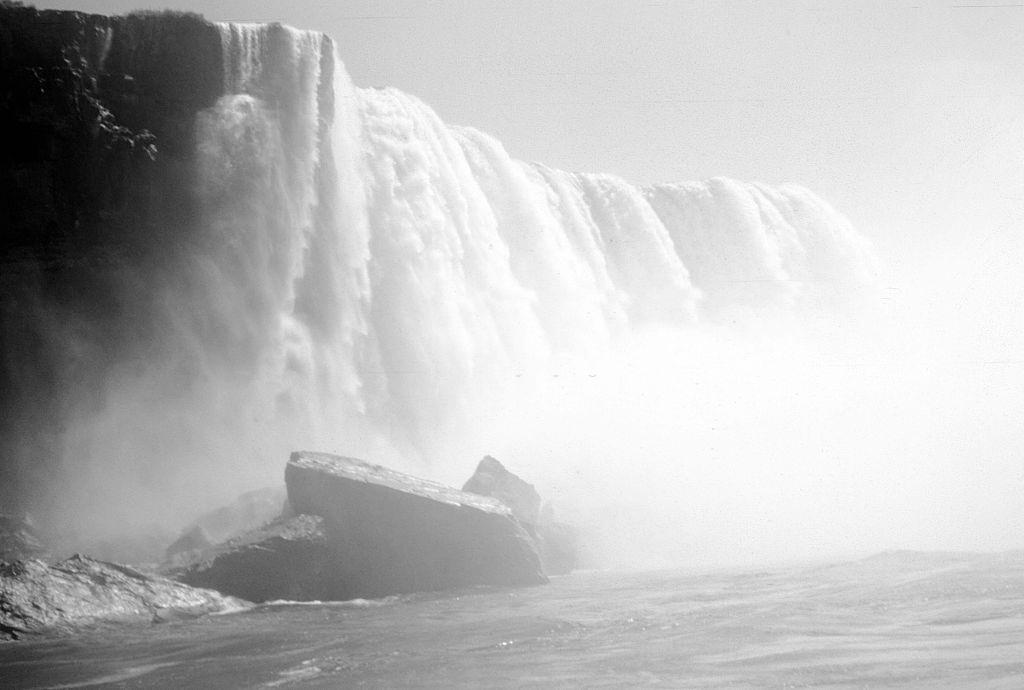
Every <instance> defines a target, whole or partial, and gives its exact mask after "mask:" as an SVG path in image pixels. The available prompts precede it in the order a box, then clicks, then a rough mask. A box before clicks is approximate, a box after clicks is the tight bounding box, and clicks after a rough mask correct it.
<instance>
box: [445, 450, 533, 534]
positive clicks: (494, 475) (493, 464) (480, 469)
mask: <svg viewBox="0 0 1024 690" xmlns="http://www.w3.org/2000/svg"><path fill="white" fill-rule="evenodd" d="M462 490H463V491H469V492H470V493H474V494H480V495H481V496H492V497H494V498H496V499H498V500H499V501H501V502H502V503H504V504H505V505H507V506H508V507H509V508H510V509H511V510H512V514H513V515H515V516H516V518H518V519H519V521H520V522H525V523H526V524H528V525H536V524H537V522H538V521H539V519H540V494H538V493H537V490H536V489H535V488H533V484H528V483H527V482H525V481H523V480H522V479H520V478H519V477H517V476H516V475H514V474H512V473H511V472H509V471H508V470H507V469H505V466H504V465H502V464H501V463H500V462H498V461H497V460H496V459H494V458H492V457H491V456H490V455H485V456H484V459H483V460H481V461H480V464H479V465H477V467H476V472H474V473H473V476H472V477H470V478H469V481H467V482H466V483H465V485H463V487H462Z"/></svg>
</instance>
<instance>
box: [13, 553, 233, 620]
mask: <svg viewBox="0 0 1024 690" xmlns="http://www.w3.org/2000/svg"><path fill="white" fill-rule="evenodd" d="M242 604H244V602H241V601H239V600H237V599H234V598H232V597H225V596H223V595H221V594H219V593H217V592H213V591H210V590H207V589H196V588H194V587H190V586H188V585H185V584H182V583H180V582H175V581H173V580H169V579H166V578H163V577H158V576H154V575H147V574H145V573H142V572H139V571H138V570H135V569H134V568H129V567H128V566H124V565H117V564H115V563H106V562H104V561H97V560H94V559H91V558H87V557H85V556H80V555H76V556H72V557H71V558H68V559H67V560H64V561H61V562H60V563H56V564H54V565H47V564H46V563H43V562H42V561H39V560H27V561H16V562H13V563H7V562H3V563H0V640H2V639H8V640H10V639H14V640H16V639H19V638H21V637H23V636H25V635H29V634H32V633H49V632H68V631H71V630H73V629H75V628H78V627H81V626H84V625H89V624H93V623H99V622H147V623H148V622H159V621H163V620H169V619H174V618H181V617H191V616H199V615H202V614H205V613H211V612H214V611H222V610H225V609H230V608H237V607H239V606H241V605H242Z"/></svg>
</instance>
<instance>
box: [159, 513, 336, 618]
mask: <svg viewBox="0 0 1024 690" xmlns="http://www.w3.org/2000/svg"><path fill="white" fill-rule="evenodd" d="M338 558H339V556H338V554H337V553H336V552H335V551H334V550H332V549H331V548H330V544H329V540H328V538H327V533H326V531H325V529H324V520H323V518H321V517H319V516H315V515H297V516H295V517H293V518H288V519H284V518H282V519H280V520H277V521H275V522H272V523H270V524H268V525H264V526H263V527H260V528H258V529H255V530H253V531H251V532H249V533H247V534H245V535H243V536H240V537H236V538H235V539H232V540H230V541H228V542H227V543H225V544H221V545H219V546H217V547H214V548H213V549H210V550H208V551H206V552H204V553H203V555H202V558H201V559H199V560H198V561H197V562H195V563H192V564H191V565H189V566H188V567H187V568H185V569H184V570H183V571H182V572H180V573H179V574H178V575H177V578H178V579H179V580H181V581H182V582H185V583H187V584H190V585H193V586H195V587H209V588H211V589H215V590H217V591H219V592H223V593H224V594H230V595H233V596H236V597H241V598H242V599H247V600H249V601H256V602H263V601H271V600H274V599H291V600H294V601H312V600H330V599H344V598H349V597H347V596H346V594H347V591H346V585H345V583H344V582H342V581H341V580H340V579H339V578H337V576H336V575H337V572H338V570H339V568H340V566H339V563H338Z"/></svg>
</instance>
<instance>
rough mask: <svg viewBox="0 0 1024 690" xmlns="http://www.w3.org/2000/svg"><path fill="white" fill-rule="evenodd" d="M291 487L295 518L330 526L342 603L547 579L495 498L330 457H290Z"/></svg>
mask: <svg viewBox="0 0 1024 690" xmlns="http://www.w3.org/2000/svg"><path fill="white" fill-rule="evenodd" d="M285 482H286V484H287V487H288V500H289V503H290V504H291V506H292V509H293V510H295V512H296V513H306V514H312V515H319V516H321V517H323V519H324V526H325V530H326V536H327V539H328V541H329V545H330V548H331V550H332V551H333V552H334V553H335V554H337V559H336V561H335V563H334V567H335V570H334V571H333V572H334V573H335V576H336V577H337V578H338V582H340V583H343V584H342V586H341V591H340V592H339V597H340V598H345V599H348V598H353V597H378V596H385V595H389V594H399V593H403V592H417V591H431V590H439V589H448V588H453V587H465V586H471V585H498V586H521V585H534V584H541V583H543V582H546V581H547V578H546V576H545V575H544V573H543V572H542V570H541V566H540V559H539V556H538V554H537V551H536V546H535V545H534V542H533V540H532V538H531V537H530V535H529V534H527V532H526V531H525V530H524V529H523V527H522V526H521V525H520V524H519V522H518V521H517V520H515V519H514V518H513V516H512V513H511V511H510V510H509V509H508V508H507V507H505V506H504V505H503V504H502V503H500V502H499V501H497V500H495V499H491V498H486V497H482V496H477V495H474V494H470V493H466V492H463V491H459V490H457V489H453V488H451V487H447V486H444V485H441V484H437V483H435V482H430V481H427V480H424V479H419V478H416V477H412V476H409V475H406V474H402V473H400V472H395V471H393V470H389V469H387V468H384V467H381V466H379V465H371V464H368V463H365V462H362V461H360V460H355V459H352V458H344V457H339V456H334V455H327V454H323V453H309V452H299V453H293V454H292V456H291V459H290V460H289V462H288V465H287V467H286V470H285Z"/></svg>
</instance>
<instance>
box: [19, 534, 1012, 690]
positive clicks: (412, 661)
mask: <svg viewBox="0 0 1024 690" xmlns="http://www.w3.org/2000/svg"><path fill="white" fill-rule="evenodd" d="M0 680H2V683H0V685H3V686H4V687H87V686H92V685H108V686H114V687H194V688H199V687H284V686H299V687H363V686H365V687H403V686H417V687H484V686H486V687H495V686H499V687H512V686H516V687H522V686H532V687H566V686H577V687H578V686H586V687H595V686H604V687H616V686H654V685H660V686H663V687H745V686H768V687H805V686H820V685H838V686H847V687H879V686H887V685H902V686H908V685H909V686H915V687H920V686H933V687H934V686H938V687H979V686H981V687H1005V688H1019V687H1024V553H1017V552H1014V553H1011V554H998V555H962V554H919V553H907V552H901V553H891V554H883V555H880V556H875V557H872V558H868V559H864V560H860V561H855V562H850V563H843V564H838V565H829V566H814V567H799V568H775V569H767V570H756V571H755V570H747V571H729V572H724V571H722V572H711V573H683V572H647V573H611V572H588V573H578V574H573V575H571V576H567V577H562V578H557V579H555V580H554V581H553V582H552V583H551V584H550V585H548V586H544V587H537V588H532V589H525V590H472V591H463V592H458V593H452V594H443V595H441V594H437V595H421V596H415V597H407V598H394V599H388V600H383V601H369V602H367V601H358V602H347V603H335V604H305V605H296V604H275V605H267V606H262V607H259V608H256V609H254V610H250V611H245V612H241V613H235V614H230V615H224V616H214V617H208V618H205V619H200V620H195V621H186V622H175V623H168V624H163V625H157V626H153V627H150V628H144V629H139V628H134V629H125V628H121V629H100V630H95V631H92V632H90V633H88V634H86V635H83V636H80V637H76V638H72V639H64V640H53V641H45V642H30V643H13V644H8V645H4V646H2V647H0Z"/></svg>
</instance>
